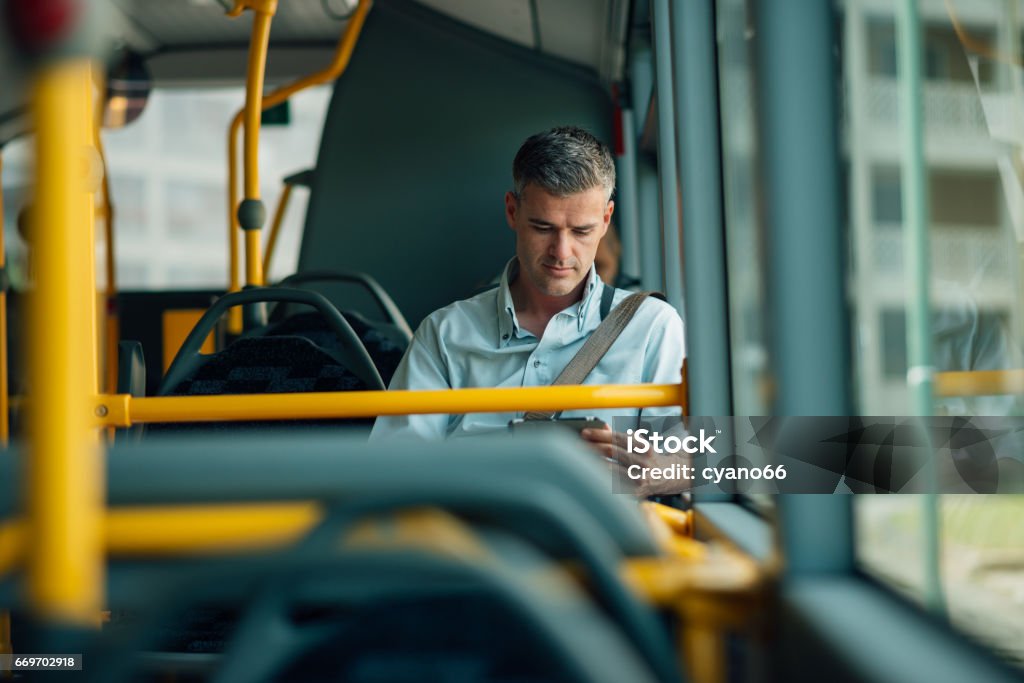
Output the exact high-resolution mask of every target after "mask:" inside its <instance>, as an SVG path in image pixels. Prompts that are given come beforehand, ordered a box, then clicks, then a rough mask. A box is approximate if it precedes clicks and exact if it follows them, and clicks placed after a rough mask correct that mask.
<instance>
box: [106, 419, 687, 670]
mask: <svg viewBox="0 0 1024 683" xmlns="http://www.w3.org/2000/svg"><path fill="white" fill-rule="evenodd" d="M280 438H281V437H275V436H274V435H266V436H263V437H261V438H259V439H258V440H256V439H254V438H252V439H250V438H245V439H244V440H242V439H238V440H233V443H231V444H230V445H228V444H225V445H223V446H219V447H218V446H214V445H210V444H206V445H204V446H203V448H201V449H194V448H188V449H181V448H174V446H173V444H171V443H167V444H159V447H158V448H156V449H153V448H149V449H147V455H146V456H143V455H142V453H141V452H140V453H139V454H138V455H132V454H131V452H130V451H129V452H126V450H117V451H113V452H111V454H110V456H111V459H110V465H111V469H110V471H109V477H108V483H109V491H110V498H111V502H112V503H119V504H133V503H135V502H138V501H142V500H145V501H147V502H149V503H150V504H157V503H159V502H161V501H164V502H170V501H171V500H177V501H183V500H185V501H189V502H196V503H202V502H212V501H219V502H229V501H231V500H234V501H237V502H242V501H251V500H273V499H276V498H278V497H280V496H282V495H284V496H286V497H287V499H297V498H296V497H298V496H302V495H307V496H310V497H313V498H325V499H327V500H329V501H336V504H335V505H332V515H331V519H328V520H325V521H324V523H323V524H321V526H320V527H319V528H318V529H316V530H314V531H313V532H311V533H310V534H309V535H308V536H307V538H306V543H307V544H308V545H310V546H312V548H313V549H314V550H316V549H317V544H326V545H328V546H331V545H333V541H334V540H336V539H337V538H338V537H339V535H340V534H342V533H343V532H344V528H343V527H344V525H346V524H350V523H351V522H352V521H353V520H357V519H359V518H365V517H366V516H368V515H382V514H389V513H392V512H395V511H399V510H403V509H410V508H421V507H435V508H441V509H444V510H446V511H448V512H450V513H452V514H454V515H456V516H458V517H459V518H460V519H464V520H467V521H469V522H470V523H471V524H472V525H473V527H474V528H476V529H479V530H496V531H499V532H501V533H507V534H510V535H512V536H514V537H515V538H518V539H520V540H523V541H525V542H527V543H529V544H530V546H531V547H534V548H537V549H538V550H540V551H541V552H543V553H544V554H545V555H547V556H548V557H550V558H552V559H553V560H556V561H563V560H572V561H576V562H578V563H579V564H580V565H581V566H582V567H583V568H584V570H585V571H586V573H587V576H588V579H589V581H588V584H589V586H590V588H591V590H592V591H593V592H594V594H595V596H596V599H597V601H598V602H599V603H600V604H601V605H602V606H603V607H604V608H605V610H606V611H607V613H608V614H610V615H612V616H613V618H614V619H615V621H616V622H617V623H619V624H620V626H621V628H622V629H623V630H624V632H625V633H626V634H627V635H628V637H629V638H630V640H631V641H632V642H633V644H634V646H635V647H636V648H637V650H638V651H639V652H641V653H642V654H643V655H644V658H645V659H646V660H647V661H648V662H650V663H651V665H652V666H653V667H654V669H655V670H656V671H658V672H659V677H661V678H662V679H663V680H669V672H670V671H671V670H672V669H673V668H674V664H673V661H674V658H673V655H672V650H671V646H670V644H669V643H668V642H667V640H666V639H665V634H664V632H663V629H662V626H661V624H660V623H659V622H658V621H657V620H656V619H655V618H654V615H653V614H652V613H651V612H650V611H649V609H647V608H646V607H645V606H644V605H641V604H639V603H638V601H637V600H636V598H635V597H634V596H632V595H631V594H630V593H629V592H628V590H627V589H626V588H625V587H624V586H623V585H622V584H621V582H620V580H619V578H618V574H617V571H618V567H619V563H620V562H621V561H622V559H623V558H624V557H633V556H651V555H656V554H658V550H657V548H656V546H655V544H654V540H653V538H652V536H651V534H650V531H649V529H648V527H647V526H646V524H645V523H644V521H643V518H642V515H641V514H640V512H639V511H638V510H637V508H636V505H635V503H633V502H631V500H630V499H629V498H628V497H627V496H624V495H614V494H612V493H611V492H610V488H611V486H610V485H611V482H610V480H609V478H608V473H607V471H606V470H605V469H604V468H603V467H602V466H601V464H599V463H598V462H596V459H594V458H593V455H592V453H590V452H589V451H588V450H587V449H586V447H585V446H584V445H582V444H580V443H578V440H576V439H570V438H568V437H563V436H562V435H559V434H553V435H546V437H533V438H530V437H523V438H522V439H508V438H501V437H495V438H490V439H486V440H480V439H462V440H458V441H454V442H452V441H448V442H440V443H436V444H435V443H425V442H407V443H400V442H397V441H396V442H394V443H390V442H389V443H379V444H364V443H361V442H356V441H354V440H353V441H346V440H344V439H338V438H326V437H324V438H323V439H321V438H318V437H316V436H315V435H310V436H309V437H308V438H305V439H303V444H302V448H301V449H299V448H296V444H295V443H293V442H291V441H288V442H285V441H281V440H280ZM164 449H166V450H164ZM229 451H230V452H229ZM283 451H287V452H288V454H289V458H288V467H287V469H286V470H281V469H280V468H279V467H276V466H274V465H271V463H276V464H279V463H280V459H281V453H282V452H283ZM482 451H484V452H486V456H487V457H481V452H482ZM172 453H173V455H171V454H172ZM128 461H131V462H133V463H135V469H133V470H132V471H131V472H128V471H127V470H124V469H123V468H122V467H121V463H123V462H128ZM143 463H144V464H145V471H143V470H140V469H139V468H138V465H139V464H143ZM241 463H244V464H245V468H246V486H245V487H244V488H243V487H239V485H238V484H239V482H238V479H237V472H238V465H239V464H241ZM200 472H201V473H202V474H201V475H200ZM129 490H130V491H131V493H130V495H128V496H127V497H125V494H127V493H128V492H129Z"/></svg>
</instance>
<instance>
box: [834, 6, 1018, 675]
mask: <svg viewBox="0 0 1024 683" xmlns="http://www.w3.org/2000/svg"><path fill="white" fill-rule="evenodd" d="M939 7H940V6H939V5H936V6H935V10H936V11H934V12H931V11H928V12H925V11H923V13H922V26H921V40H922V66H921V68H922V72H923V73H922V80H921V88H922V92H921V107H922V115H923V122H924V131H923V134H924V141H925V153H924V156H925V168H924V169H923V183H922V184H923V185H924V187H925V191H926V194H927V201H926V202H924V205H925V206H926V207H927V213H928V218H927V223H926V229H927V233H928V238H929V241H930V254H929V255H928V265H929V268H930V289H931V292H930V296H931V309H930V311H929V312H928V315H927V317H926V318H925V320H927V321H928V329H927V332H926V333H927V335H928V339H929V340H930V343H931V353H932V365H934V369H935V371H936V372H937V373H938V374H937V375H936V377H937V379H936V382H935V397H934V402H933V407H932V411H933V414H936V415H961V416H973V415H991V416H1005V415H1020V414H1021V410H1022V403H1021V396H1020V394H1019V392H1020V388H1019V387H1012V386H1009V387H1007V386H1006V385H1005V384H1004V386H1002V387H1000V388H998V389H986V388H985V387H984V386H983V385H981V384H980V383H979V382H980V381H981V380H980V379H978V381H977V382H972V381H971V377H977V378H981V377H982V376H981V375H964V377H965V378H966V380H965V381H966V384H965V385H963V386H966V387H967V389H966V390H965V389H963V388H961V389H958V390H949V389H948V388H946V387H947V385H946V384H945V383H944V382H943V379H942V378H943V375H944V373H949V372H958V373H977V372H979V371H1009V372H1011V373H1012V371H1013V370H1019V369H1020V368H1022V367H1024V365H1022V354H1021V350H1022V342H1024V325H1022V322H1024V317H1022V311H1024V308H1022V303H1024V291H1022V282H1021V277H1020V256H1021V254H1022V253H1024V251H1022V247H1021V245H1022V244H1024V242H1022V240H1024V223H1022V219H1024V216H1022V215H1021V214H1020V213H1019V212H1018V211H1015V208H1014V207H1015V206H1019V205H1020V201H1021V198H1022V197H1021V189H1020V188H1021V185H1020V178H1019V176H1018V175H1017V174H1018V173H1019V170H1015V169H1017V168H1018V166H1017V165H1016V164H1015V163H1014V162H1013V161H1012V158H1013V157H1014V156H1016V155H1019V153H1020V149H1021V144H1024V139H1021V138H1020V136H1019V130H1016V132H1013V133H1008V128H1006V127H1005V126H1004V125H1003V124H1002V121H1004V120H1008V119H1007V118H1006V117H1008V116H1011V114H1012V112H1017V111H1020V107H1021V106H1024V99H1022V96H1021V89H1020V84H1021V82H1022V79H1021V77H1022V72H1021V69H1020V68H1019V67H1018V66H1015V64H1014V62H1017V63H1019V60H1017V58H1016V57H1014V58H1012V59H1010V58H1007V57H1006V56H1008V55H1019V54H1020V47H1019V46H1020V40H1021V22H1020V16H1019V14H1018V12H1017V10H1016V8H1013V7H1011V6H1010V5H1003V4H998V3H968V2H953V3H952V4H950V5H949V8H948V10H940V9H939ZM894 25H898V23H896V24H894V17H893V15H892V11H891V10H890V11H889V12H888V13H886V12H882V13H879V11H878V10H877V8H874V7H872V8H871V9H870V10H869V9H868V8H867V7H866V3H861V2H848V3H846V11H845V16H844V29H843V37H844V46H843V52H842V55H843V59H842V63H843V81H844V93H845V107H846V111H845V120H846V136H847V137H846V144H845V145H844V149H845V150H846V154H847V161H848V165H849V166H848V167H849V173H848V178H847V182H848V186H847V197H848V198H849V216H850V222H849V231H850V236H849V241H848V243H849V245H850V246H849V249H850V254H849V259H848V260H849V262H850V263H851V264H852V267H851V272H850V275H851V279H850V281H851V283H852V290H851V305H852V307H853V310H854V312H855V316H856V317H855V320H856V324H855V325H854V330H855V339H854V349H855V352H854V354H853V358H854V364H855V379H856V386H857V393H858V400H859V406H858V409H859V411H860V412H861V413H862V414H870V415H886V414H887V415H906V414H915V412H916V411H917V410H918V407H917V406H916V405H915V403H914V402H913V399H912V396H911V393H910V390H909V389H908V384H909V382H908V366H909V365H910V364H911V362H910V361H908V347H907V338H908V335H909V334H911V329H910V328H909V327H908V326H909V325H911V324H912V317H911V315H910V314H909V308H908V307H909V306H910V304H909V303H908V301H907V298H906V297H907V294H906V292H907V288H906V286H905V284H904V283H905V281H906V280H905V278H906V275H907V272H906V268H905V265H904V264H905V263H906V259H907V256H908V254H907V253H906V249H907V247H906V243H905V241H904V239H905V236H906V231H907V225H906V224H905V223H904V219H903V217H904V216H905V215H906V214H905V212H906V204H907V201H908V200H907V196H906V189H905V187H904V184H905V182H904V177H905V176H904V175H903V173H902V172H903V170H904V169H905V167H904V166H903V164H906V163H907V160H906V158H905V155H904V152H903V150H904V146H903V145H904V141H905V139H906V138H905V135H906V129H905V123H904V120H903V119H901V118H900V108H901V107H902V106H903V104H902V100H901V97H902V93H901V88H903V87H904V80H903V78H904V77H903V75H901V73H900V70H899V59H898V55H899V50H898V46H897V44H896V40H897V36H898V31H897V30H894ZM965 27H967V28H965ZM979 46H986V47H984V48H981V47H979ZM983 53H984V54H983ZM1006 376H1008V375H1004V377H1006ZM1013 392H1017V393H1016V394H1015V393H1013ZM994 446H995V459H996V466H997V468H998V472H999V478H1000V479H1002V480H1003V481H1004V482H1005V480H1006V479H1007V478H1009V477H1013V476H1020V473H1021V471H1022V470H1024V462H1022V460H1021V458H1022V456H1021V453H1022V452H1024V451H1022V450H1021V448H1020V443H1019V441H1017V440H1016V439H1013V438H1010V439H1003V440H1002V441H1000V442H996V443H995V444H994ZM996 490H998V489H997V488H996V487H995V486H994V487H993V491H992V492H995V491H996ZM928 505H929V497H928V496H858V497H857V498H856V500H855V513H856V530H857V534H856V551H857V556H858V559H859V561H860V565H861V567H862V568H864V569H866V570H867V571H868V572H869V573H871V574H872V575H874V576H876V577H878V578H880V579H881V580H882V581H884V582H885V583H887V584H888V585H890V586H892V587H895V588H896V589H897V590H899V591H901V592H903V593H905V594H906V595H908V596H910V597H911V598H912V599H914V600H916V601H920V602H922V603H924V604H926V605H928V606H929V607H931V608H933V609H938V610H940V611H941V610H943V609H944V610H946V611H947V612H948V614H949V617H950V620H951V621H952V623H954V624H955V625H956V626H958V627H961V628H962V629H964V630H965V631H967V632H969V633H971V634H973V635H975V636H976V637H978V638H979V639H981V641H982V642H984V643H986V644H987V645H989V646H991V647H992V648H993V649H994V650H995V651H997V652H999V653H1001V654H1003V655H1004V656H1006V657H1007V658H1008V659H1009V660H1011V661H1015V662H1017V663H1018V664H1024V647H1022V646H1021V639H1020V637H1019V634H1020V632H1021V629H1022V628H1024V618H1022V615H1024V610H1021V609H1020V607H1021V599H1022V596H1024V554H1021V552H1020V548H1021V547H1022V543H1024V536H1022V535H1021V532H1020V530H1021V525H1020V518H1021V515H1022V514H1024V497H1022V496H1009V495H1003V496H981V495H970V496H968V495H964V496H960V495H943V496H939V499H938V500H937V501H935V502H934V505H935V508H937V510H938V514H937V515H936V514H933V513H930V512H929V507H928ZM935 508H932V509H935ZM936 545H937V547H938V551H937V553H930V552H929V551H928V548H930V547H935V546H936ZM1015 634H1016V635H1015Z"/></svg>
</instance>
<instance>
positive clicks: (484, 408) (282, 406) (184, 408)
mask: <svg viewBox="0 0 1024 683" xmlns="http://www.w3.org/2000/svg"><path fill="white" fill-rule="evenodd" d="M685 394H686V386H685V384H604V385H585V386H554V387H552V386H545V387H513V388H504V389H444V390H438V391H346V392H323V393H320V392H318V393H308V394H250V395H234V396H163V397H155V398H138V397H133V396H129V395H128V394H116V395H105V396H100V397H99V398H98V403H97V405H96V410H95V411H94V412H95V413H96V415H97V417H98V420H99V424H100V425H103V426H114V427H130V426H131V425H133V424H138V423H150V422H225V421H232V420H294V419H299V418H303V419H340V418H348V417H375V416H377V415H411V414H456V413H492V412H493V413H502V412H516V411H526V410H564V409H583V408H599V409H608V408H647V407H654V406H678V405H681V403H682V399H683V396H684V395H685Z"/></svg>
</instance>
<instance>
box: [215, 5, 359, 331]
mask: <svg viewBox="0 0 1024 683" xmlns="http://www.w3.org/2000/svg"><path fill="white" fill-rule="evenodd" d="M372 5H373V2H372V0H359V4H358V5H357V6H356V8H355V10H354V11H353V13H352V16H351V17H350V18H349V20H348V24H347V25H346V26H345V31H344V32H343V33H342V35H341V39H340V40H339V41H338V46H337V49H336V50H335V53H334V57H333V58H332V59H331V63H330V64H328V65H327V66H326V67H325V68H323V69H321V70H320V71H317V72H315V73H312V74H310V75H308V76H304V77H302V78H300V79H298V80H296V81H293V82H292V83H289V84H287V85H284V86H281V87H280V88H278V89H276V90H274V91H273V92H270V93H268V94H267V95H265V96H264V97H263V102H262V105H261V106H262V108H263V109H269V108H270V107H276V106H277V105H279V104H281V103H282V102H284V101H285V100H287V99H288V98H289V97H291V96H292V95H294V94H295V93H297V92H299V91H301V90H305V89H307V88H311V87H314V86H317V85H322V84H324V83H327V82H329V81H332V80H335V79H337V78H338V77H339V76H341V74H342V73H344V71H345V69H346V68H347V67H348V63H349V60H350V59H351V57H352V52H353V51H354V50H355V46H356V42H357V41H358V40H359V35H360V33H361V32H362V29H363V24H364V23H365V21H366V15H367V13H368V12H369V11H370V7H371V6H372ZM245 112H246V110H245V109H241V110H239V111H238V113H236V114H235V116H234V118H233V119H232V120H231V125H230V126H229V127H228V249H229V252H230V253H229V266H228V270H229V274H228V281H229V284H228V291H229V292H237V291H239V290H240V288H241V287H240V283H239V267H238V261H239V259H238V229H239V222H238V215H237V213H236V209H237V206H238V142H237V138H238V130H239V128H241V127H242V123H243V120H244V118H243V117H244V116H245ZM257 254H258V252H257ZM246 258H247V259H249V253H248V252H247V253H246ZM247 263H248V262H247ZM247 268H248V265H247ZM233 310H240V309H233ZM229 315H230V313H229ZM239 315H240V314H235V316H233V317H231V318H229V322H228V327H229V329H230V330H231V331H232V332H234V333H238V332H240V331H241V318H240V317H239Z"/></svg>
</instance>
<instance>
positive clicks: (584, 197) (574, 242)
mask: <svg viewBox="0 0 1024 683" xmlns="http://www.w3.org/2000/svg"><path fill="white" fill-rule="evenodd" d="M614 209H615V202H612V201H609V200H608V199H607V198H606V197H605V191H604V189H603V188H600V187H593V188H591V189H589V190H586V191H584V192H579V193H577V194H573V195H569V196H568V197H556V196H555V195H552V194H549V193H548V192H546V191H545V190H543V189H541V188H539V187H537V186H536V185H533V184H529V185H527V186H526V188H525V189H524V190H523V192H522V195H521V196H520V197H519V198H518V199H517V198H516V196H515V195H514V194H512V193H511V192H508V193H506V194H505V217H506V218H507V219H508V224H509V227H510V228H512V230H514V231H515V233H516V256H518V257H519V268H520V273H521V274H522V275H524V276H525V277H524V283H525V284H527V285H528V286H530V287H531V288H532V289H534V290H536V291H538V292H540V293H542V294H544V295H546V296H565V295H567V294H571V293H572V292H573V290H574V289H576V287H577V286H579V285H580V283H582V282H583V281H584V280H585V279H586V277H587V274H588V273H589V272H590V266H591V265H592V264H593V263H594V255H595V254H596V253H597V245H598V244H599V243H600V242H601V238H602V237H604V234H605V232H607V230H608V222H609V221H610V220H611V218H612V211H613V210H614Z"/></svg>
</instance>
